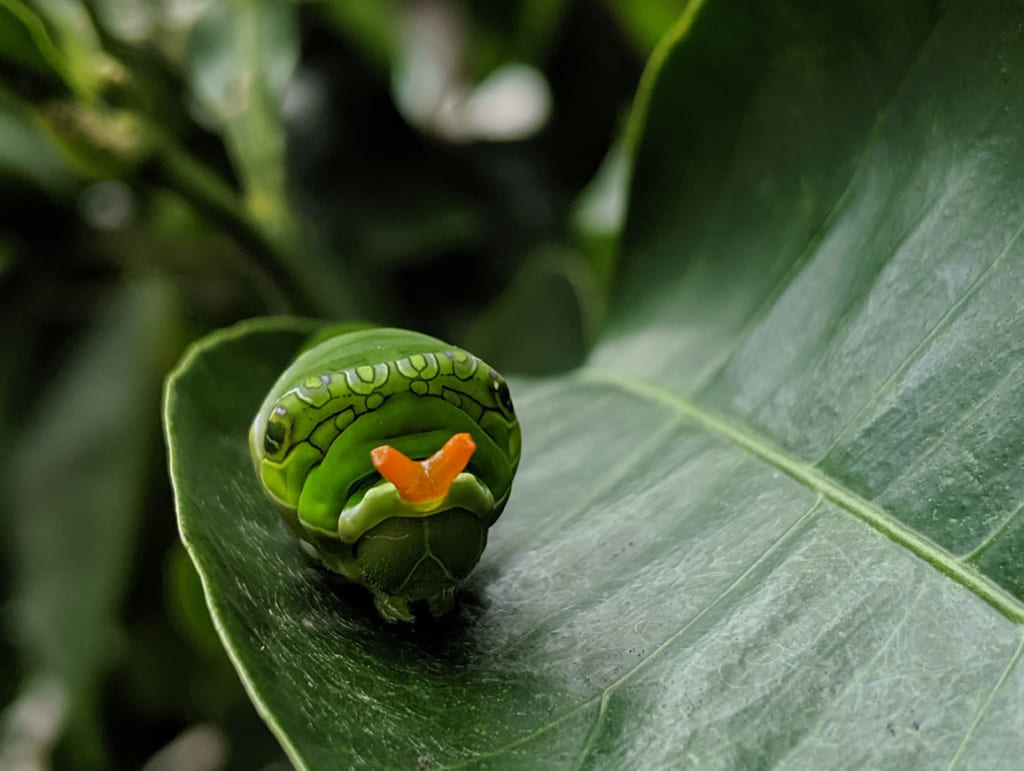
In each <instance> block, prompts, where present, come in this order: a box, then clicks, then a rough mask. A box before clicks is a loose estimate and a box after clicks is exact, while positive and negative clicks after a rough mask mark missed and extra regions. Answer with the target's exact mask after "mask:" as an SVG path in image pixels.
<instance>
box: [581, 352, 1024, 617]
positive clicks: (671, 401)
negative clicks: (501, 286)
mask: <svg viewBox="0 0 1024 771" xmlns="http://www.w3.org/2000/svg"><path fill="white" fill-rule="evenodd" d="M581 376H582V377H583V378H584V379H586V380H589V381H591V382H596V383H605V384H606V385H608V386H610V387H613V388H618V389H620V390H621V391H623V392H624V393H627V394H631V395H633V396H635V397H637V398H640V399H644V400H647V401H650V402H654V403H657V404H661V405H663V406H664V407H666V408H668V409H669V410H671V411H672V412H674V413H676V414H677V415H679V416H681V417H684V418H687V419H689V420H691V421H693V422H694V423H696V424H697V425H699V426H701V427H703V428H704V429H706V430H708V431H710V432H712V433H714V434H716V435H718V436H720V437H722V438H724V439H726V440H728V441H731V442H732V443H733V444H735V445H737V446H738V447H740V448H742V449H744V450H746V451H747V452H749V453H751V454H752V455H754V456H756V457H758V458H760V459H761V460H763V461H765V462H766V463H769V464H771V465H773V466H775V467H776V468H778V469H779V470H780V471H783V472H784V473H786V474H787V475H789V476H790V477H792V478H793V479H794V480H796V481H797V482H799V483H801V484H803V485H804V486H806V487H808V488H810V489H811V490H814V491H816V492H818V493H820V494H822V495H824V496H825V497H826V498H828V499H829V500H830V501H832V502H834V503H836V504H838V505H839V506H841V507H842V508H843V509H845V510H846V511H848V512H849V513H851V514H853V515H854V516H856V517H858V518H860V519H861V520H863V521H864V522H866V523H867V524H868V525H870V526H871V527H873V528H874V529H876V530H877V531H878V532H880V533H882V534H883V535H885V536H886V537H887V538H889V539H890V540H892V541H894V542H895V543H897V544H899V545H900V546H903V547H904V548H906V549H907V550H909V551H910V552H911V553H913V554H915V555H916V556H918V557H920V558H921V559H923V560H925V561H926V562H928V563H929V564H930V565H932V567H934V568H935V569H937V570H939V571H940V572H942V573H944V574H945V575H947V576H949V577H950V578H952V579H953V580H954V581H956V582H957V583H959V584H960V585H961V586H964V587H965V588H967V589H968V590H970V591H971V592H973V593H974V594H975V595H977V596H978V597H980V598H981V599H983V600H985V601H986V602H987V603H989V604H990V605H991V606H992V607H993V608H995V609H996V610H998V611H999V612H1000V613H1002V614H1003V615H1004V616H1006V617H1007V618H1008V619H1010V620H1011V621H1013V622H1014V623H1016V624H1024V606H1022V604H1021V603H1020V601H1018V600H1017V599H1016V598H1014V597H1013V596H1012V595H1010V594H1009V593H1008V592H1007V591H1006V590H1005V589H1003V588H1002V587H1000V586H999V585H998V584H996V583H995V582H993V581H992V580H991V579H989V578H987V577H985V576H983V575H982V574H981V573H979V572H978V571H977V570H975V569H974V567H973V566H971V565H968V564H966V563H965V562H964V561H962V560H960V559H957V558H956V557H955V556H954V555H953V554H951V553H950V552H948V551H946V550H945V549H943V548H942V547H941V546H939V545H937V544H935V543H934V542H932V541H930V540H929V539H927V538H925V537H924V536H922V535H921V534H919V533H917V532H915V531H914V530H912V529H911V528H909V527H907V526H906V525H904V524H902V523H901V522H899V521H898V520H897V519H896V518H895V517H894V516H893V515H892V514H890V513H889V512H887V511H885V510H884V509H882V508H881V507H879V506H877V505H875V504H874V503H872V502H871V501H868V500H866V499H865V498H863V497H861V496H860V495H858V494H857V493H855V492H853V491H852V490H849V489H848V488H846V487H844V486H843V485H842V484H840V483H839V482H837V481H835V480H834V479H832V478H830V477H829V476H828V475H826V474H825V473H823V472H822V471H820V470H819V469H818V468H816V467H815V466H813V465H812V464H809V463H806V462H804V461H801V460H799V459H798V458H794V457H792V456H791V455H788V454H787V453H785V452H784V451H782V450H780V449H778V448H777V447H775V446H773V445H772V444H771V443H770V442H768V441H767V440H766V439H764V438H763V437H761V436H758V435H757V434H754V433H751V432H749V431H748V430H746V429H745V428H744V427H742V426H739V425H737V424H735V423H733V422H731V421H730V420H729V419H727V418H726V417H724V416H722V415H719V414H717V413H715V412H712V411H711V410H708V409H707V408H705V407H702V406H700V405H698V404H696V403H694V402H693V401H691V400H689V399H687V398H685V397H683V396H680V395H678V394H676V393H673V392H671V391H668V390H666V389H664V388H661V387H659V386H655V385H651V384H650V383H646V382H643V381H640V380H636V379H633V378H630V377H627V376H624V375H621V374H618V373H614V372H608V371H604V370H596V369H586V370H583V371H582V374H581Z"/></svg>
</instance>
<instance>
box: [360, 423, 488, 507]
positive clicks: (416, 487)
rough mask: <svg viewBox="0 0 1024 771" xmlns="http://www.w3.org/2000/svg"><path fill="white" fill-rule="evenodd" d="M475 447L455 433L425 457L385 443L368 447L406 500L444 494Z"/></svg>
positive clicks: (425, 499) (469, 439) (375, 462)
mask: <svg viewBox="0 0 1024 771" xmlns="http://www.w3.org/2000/svg"><path fill="white" fill-rule="evenodd" d="M475 449H476V442H474V441H473V437H471V436H470V435H469V434H456V435H455V436H453V437H452V438H451V439H449V440H448V441H447V442H445V444H444V447H442V448H441V449H440V450H438V451H437V452H435V453H434V454H433V455H431V456H430V457H429V458H427V459H426V460H412V459H410V458H408V457H406V456H405V455H403V454H402V453H401V452H399V451H398V450H396V449H395V448H394V447H392V446H391V445H389V444H385V445H382V446H380V447H377V448H376V449H374V450H371V451H370V459H371V460H372V461H373V465H374V466H376V467H377V471H379V472H380V475H381V476H382V477H384V478H385V479H386V480H388V481H389V482H390V483H391V484H393V485H394V486H395V489H397V490H398V494H399V496H401V498H402V500H404V501H406V502H408V503H428V502H430V501H436V500H440V499H441V498H444V497H445V496H446V495H448V488H449V487H451V484H452V482H454V481H455V477H457V476H458V475H459V474H461V473H462V470H463V469H465V468H466V464H467V463H469V458H470V456H472V454H473V451H474V450H475Z"/></svg>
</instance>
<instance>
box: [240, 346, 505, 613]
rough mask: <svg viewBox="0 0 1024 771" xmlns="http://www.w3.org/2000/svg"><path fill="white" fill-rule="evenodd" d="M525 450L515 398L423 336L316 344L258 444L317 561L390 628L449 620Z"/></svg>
mask: <svg viewBox="0 0 1024 771" xmlns="http://www.w3.org/2000/svg"><path fill="white" fill-rule="evenodd" d="M521 443H522V439H521V434H520V430H519V422H518V420H516V416H515V412H514V411H513V408H512V399H511V397H510V396H509V391H508V385H507V384H506V383H505V380H504V378H502V377H501V375H499V374H498V372H497V371H496V370H495V369H493V368H492V367H490V366H489V365H487V364H485V363H484V362H483V361H481V360H480V359H478V358H477V357H476V356H474V355H473V354H471V353H468V352H466V351H463V350H460V349H459V348H455V347H453V346H451V345H448V344H447V343H443V342H441V341H440V340H436V339H434V338H432V337H428V336H427V335H422V334H419V333H417V332H409V331H406V330H401V329H362V330H359V331H355V332H346V333H343V334H340V335H336V336H334V337H330V338H328V339H326V340H324V341H322V342H315V341H314V344H312V345H311V347H309V348H308V349H307V350H305V351H304V352H303V353H301V354H300V355H299V356H298V358H297V359H296V360H295V361H294V362H293V363H292V364H291V365H290V366H289V367H288V368H287V369H286V370H285V371H284V372H283V373H282V374H281V376H280V377H279V378H278V380H277V382H276V383H274V386H273V388H271V389H270V393H268V394H267V398H266V399H265V400H264V401H263V405H262V406H261V407H260V409H259V412H258V413H257V415H256V419H255V420H254V421H253V424H252V428H251V429H250V431H249V446H250V449H251V451H252V458H253V462H254V463H255V466H256V474H257V476H258V477H259V480H260V483H261V484H262V486H263V489H264V491H265V492H266V494H267V495H268V496H269V498H270V499H271V500H272V501H273V502H274V503H275V504H276V505H277V507H278V508H279V509H280V511H281V513H282V515H283V516H284V519H285V521H286V522H287V523H288V525H289V526H290V527H291V529H292V530H293V531H294V532H295V533H296V534H297V535H298V536H299V538H300V539H301V543H302V544H303V546H304V547H305V548H306V550H307V551H308V552H310V553H311V554H313V555H314V556H316V557H318V558H319V559H320V560H321V561H322V562H323V563H324V564H325V565H326V566H327V567H328V568H330V569H331V570H333V571H334V572H336V573H339V574H341V575H342V576H344V577H345V578H347V579H349V580H350V581H352V582H354V583H357V584H361V585H362V586H365V587H366V588H367V589H369V590H370V591H371V592H372V593H373V597H374V602H375V604H376V606H377V610H378V611H379V612H380V615H381V616H382V617H383V618H385V619H386V620H388V621H414V620H415V616H414V615H413V612H412V610H411V608H410V604H411V603H414V602H417V601H425V603H426V605H427V607H429V609H430V612H431V613H432V614H433V615H435V616H440V615H442V614H444V613H446V612H447V611H448V610H450V609H451V607H452V604H453V602H454V598H455V591H456V589H457V588H458V586H459V584H460V582H461V581H463V579H465V578H466V576H468V575H469V573H470V571H471V570H472V569H473V568H474V567H475V566H476V564H477V562H478V561H479V559H480V555H481V553H482V552H483V550H484V546H485V545H486V544H487V530H488V528H490V526H491V525H493V524H494V522H495V520H497V518H498V516H499V515H500V514H501V512H502V510H503V509H504V508H505V504H506V503H507V502H508V497H509V492H510V490H511V487H512V478H513V476H514V475H515V472H516V468H517V466H518V465H519V453H520V446H521Z"/></svg>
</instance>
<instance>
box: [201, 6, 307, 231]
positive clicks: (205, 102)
mask: <svg viewBox="0 0 1024 771" xmlns="http://www.w3.org/2000/svg"><path fill="white" fill-rule="evenodd" d="M298 50H299V44H298V29H297V25H296V23H295V9H294V7H293V6H292V4H291V3H287V2H283V3H278V2H266V1H265V0H229V1H228V2H221V3H209V4H208V5H207V6H206V7H205V8H204V10H203V13H202V15H200V16H199V18H198V19H197V20H196V21H195V24H194V26H193V27H192V29H191V31H190V34H189V38H188V46H187V54H186V66H187V71H188V80H189V84H190V85H191V87H192V92H193V94H194V96H195V98H196V100H197V101H198V102H199V104H200V105H202V107H203V109H204V110H206V112H207V113H208V115H209V117H210V118H211V119H212V120H213V122H214V123H215V125H216V126H217V128H218V129H219V130H220V131H221V132H222V134H223V136H224V139H225V142H226V144H227V147H228V151H229V153H230V154H231V157H232V160H233V161H234V164H235V168H236V171H237V173H238V175H239V177H240V178H241V181H242V187H243V189H244V191H245V196H246V203H247V207H248V209H249V213H250V215H251V216H252V217H253V218H254V219H255V220H256V221H257V222H259V223H260V224H261V225H263V226H265V227H268V228H269V229H270V230H271V231H286V230H287V227H288V225H289V219H290V214H289V212H288V202H287V196H286V193H285V168H284V150H285V135H284V119H283V114H282V105H283V102H284V91H285V87H286V86H287V85H288V81H289V79H290V77H291V75H292V71H293V70H294V68H295V64H296V62H297V61H298Z"/></svg>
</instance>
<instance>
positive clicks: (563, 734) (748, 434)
mask: <svg viewBox="0 0 1024 771" xmlns="http://www.w3.org/2000/svg"><path fill="white" fill-rule="evenodd" d="M890 6H893V4H889V3H881V2H866V1H865V2H859V3H852V4H846V5H845V6H843V7H842V8H835V7H825V6H821V5H820V4H818V3H814V2H811V0H789V1H788V2H784V1H781V0H779V1H776V2H768V3H759V4H752V3H741V2H739V1H738V0H706V2H704V3H703V4H701V3H696V2H692V3H691V4H690V5H689V6H688V10H687V11H686V13H685V14H684V16H683V18H682V20H681V21H680V23H679V25H678V27H677V29H676V31H675V33H674V34H673V36H672V37H671V38H670V39H669V40H668V41H666V43H665V44H664V45H663V47H662V48H661V49H660V50H659V52H658V53H657V54H656V58H655V61H656V63H655V65H654V66H653V67H652V69H651V70H650V71H649V73H648V77H647V78H646V80H645V84H644V87H643V91H642V96H641V105H640V107H639V108H638V112H637V114H636V116H635V119H634V123H633V126H632V129H633V134H632V135H633V137H634V139H635V140H636V141H637V142H638V145H637V148H636V155H635V173H634V179H633V187H632V193H631V202H630V214H629V218H628V222H627V227H626V233H625V235H624V238H623V244H622V260H623V266H624V268H623V271H622V275H621V276H620V280H619V286H620V292H619V296H618V300H617V302H616V304H615V306H614V308H613V310H612V313H611V318H610V323H609V326H608V328H607V329H606V331H605V333H604V336H603V338H602V340H601V342H600V343H599V345H598V346H597V348H596V350H595V351H594V353H593V355H592V356H591V358H590V360H589V362H588V364H587V366H586V367H585V368H584V369H583V370H581V371H578V372H576V373H574V374H572V375H569V376H566V377H562V378H556V379H548V380H538V381H526V380H519V381H516V382H514V387H515V388H514V397H515V399H516V403H517V407H518V410H519V412H520V415H521V419H522V422H523V434H524V454H523V464H522V467H521V470H520V474H519V477H518V480H517V482H516V486H515V489H514V492H513V497H512V502H511V504H510V506H509V508H508V509H507V511H506V513H505V515H504V516H503V518H502V519H501V521H499V523H498V525H497V526H496V527H495V529H494V530H493V532H492V538H491V544H490V546H489V547H488V551H487V552H486V553H485V555H484V558H483V561H482V563H481V565H480V567H479V568H478V570H477V571H476V573H475V574H474V575H473V576H472V577H471V579H470V581H469V582H468V586H467V588H466V590H465V592H464V594H463V598H462V602H461V604H460V606H459V609H458V612H457V614H456V615H455V616H454V617H453V618H451V619H449V620H447V621H445V622H442V623H438V624H428V625H419V626H417V627H414V628H401V627H392V626H388V625H385V624H383V623H381V622H380V621H379V620H378V619H376V618H375V616H374V613H373V611H372V608H371V607H370V606H369V604H368V603H367V602H366V600H365V598H363V597H362V596H361V595H360V594H359V593H353V592H350V591H346V590H345V588H344V587H339V586H338V585H337V584H336V583H335V582H333V581H331V580H330V579H329V578H328V577H327V575H326V574H325V573H324V572H323V571H321V570H319V569H317V568H316V567H315V566H313V565H312V564H310V563H309V562H308V561H306V560H305V559H303V557H302V556H301V553H300V551H299V549H297V548H296V547H295V545H294V544H293V543H292V542H291V541H290V539H289V538H288V536H287V534H286V531H285V528H284V527H283V526H282V525H281V524H280V523H279V522H278V521H277V519H276V516H275V514H274V512H273V510H272V509H271V507H270V506H269V505H268V504H267V503H266V502H265V501H264V500H263V497H262V494H261V493H260V491H259V489H258V487H257V485H256V483H255V481H254V479H253V475H252V471H251V468H250V462H249V459H248V457H247V449H246V441H245V432H246V426H247V423H248V421H249V419H250V417H251V415H252V413H253V412H254V411H255V409H256V406H257V405H258V403H259V401H260V399H261V398H262V395H263V391H264V390H265V389H266V387H267V386H269V384H270V382H271V381H272V380H273V378H274V376H275V374H276V372H277V371H278V370H279V369H280V367H282V366H283V365H284V363H285V362H286V361H287V360H288V358H289V357H290V356H291V355H292V353H293V352H294V350H295V348H296V347H297V346H298V345H299V344H300V342H301V340H302V339H303V337H304V335H305V334H306V333H307V332H308V329H309V326H308V325H307V324H304V323H302V322H296V321H273V320H271V321H264V322H257V323H253V324H249V325H246V326H241V327H237V328H235V329H232V330H228V331H226V332H224V333H221V334H219V335H217V336H214V337H213V338H211V339H209V340H207V341H206V342H204V343H202V344H201V345H199V346H198V347H197V348H196V349H195V350H194V351H193V353H192V355H191V356H190V357H189V358H187V359H186V360H185V361H184V362H183V364H182V365H181V367H180V368H179V370H178V372H177V374H176V375H175V376H174V378H173V379H172V380H171V382H170V385H169V390H168V402H167V431H168V436H169V442H170V449H171V463H172V468H171V470H172V477H173V479H174V483H175V486H176V491H177V495H178V505H179V513H180V520H181V528H182V534H183V537H184V539H185V541H186V543H187V544H188V546H189V548H190V550H191V552H192V555H193V558H194V559H195V561H196V564H197V565H198V567H199V570H200V572H201V574H202V576H203V580H204V583H205V586H206V590H207V595H208V600H209V602H210V604H211V607H212V609H213V612H214V616H215V618H216V620H217V623H218V626H219V629H220V632H221V635H222V639H223V640H224V642H225V644H226V646H227V647H228V650H229V652H230V653H231V655H232V658H233V660H234V661H235V663H236V665H237V667H238V669H239V672H240V673H241V675H242V677H243V680H244V681H245V682H246V684H247V687H248V688H249V690H250V693H251V695H252V697H253V699H254V701H255V702H256V703H257V705H258V706H259V708H260V709H261V710H262V711H263V713H264V715H265V716H266V717H267V720H268V722H269V723H270V724H271V727H272V728H273V729H274V730H275V732H276V733H277V734H278V736H279V737H280V738H281V740H282V742H283V743H284V745H285V746H286V747H287V749H288V750H289V752H290V754H291V756H292V758H293V760H294V761H295V763H296V764H297V765H298V766H299V767H304V768H316V769H329V768H349V767H371V768H376V767H389V768H392V767H393V768H414V767H417V765H418V766H419V767H425V768H433V767H444V768H449V767H473V768H574V767H586V768H614V769H617V768H679V767H698V766H699V767H713V768H769V767H780V768H820V767H830V768H835V767H848V768H865V767H869V768H901V769H902V768H911V767H920V768H936V767H946V766H950V767H957V768H961V767H968V768H1008V767H1014V766H1015V765H1017V764H1019V758H1020V756H1021V753H1022V752H1024V717H1022V716H1024V669H1022V666H1021V664H1020V659H1021V651H1022V650H1024V643H1022V641H1024V634H1022V627H1021V623H1022V621H1024V603H1022V598H1024V517H1021V516H1019V512H1020V509H1021V506H1020V502H1021V499H1022V493H1024V465H1022V456H1024V417H1022V411H1021V408H1020V405H1021V404H1022V401H1024V301H1022V299H1021V298H1022V297H1024V250H1022V246H1021V244H1020V242H1019V238H1018V237H1019V233H1020V230H1021V228H1022V225H1021V223H1022V222H1024V218H1022V215H1024V195H1022V193H1024V190H1022V187H1024V145H1022V143H1021V141H1020V130H1019V122H1020V117H1019V116H1020V115H1021V114H1024V91H1022V90H1021V89H1020V88H1019V87H1018V86H1017V84H1016V80H1017V75H1016V74H1017V73H1019V72H1021V71H1022V68H1024V40H1022V30H1024V8H1022V7H1021V5H1020V4H1018V3H1005V2H996V1H995V0H992V1H988V0H981V1H980V2H979V1H978V0H970V2H968V1H967V0H964V1H962V2H944V3H927V2H917V3H902V4H899V9H898V10H894V9H893V8H891V7H890Z"/></svg>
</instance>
